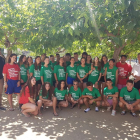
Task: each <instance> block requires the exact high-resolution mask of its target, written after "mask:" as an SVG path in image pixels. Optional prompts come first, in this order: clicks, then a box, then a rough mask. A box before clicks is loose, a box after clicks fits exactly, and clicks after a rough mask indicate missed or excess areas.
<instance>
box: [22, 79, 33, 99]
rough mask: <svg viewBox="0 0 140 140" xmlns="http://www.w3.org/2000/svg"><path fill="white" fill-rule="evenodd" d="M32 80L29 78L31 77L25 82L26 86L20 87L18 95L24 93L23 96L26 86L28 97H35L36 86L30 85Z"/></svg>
mask: <svg viewBox="0 0 140 140" xmlns="http://www.w3.org/2000/svg"><path fill="white" fill-rule="evenodd" d="M33 78H35V77H33V76H31V77H30V78H29V79H28V80H27V82H26V84H25V85H24V86H23V87H22V89H21V92H20V95H22V94H23V93H24V95H25V88H26V87H27V86H28V88H29V94H30V96H32V97H34V95H36V86H35V85H34V86H33V87H32V84H31V80H32V79H33Z"/></svg>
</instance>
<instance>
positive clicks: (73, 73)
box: [66, 66, 77, 79]
mask: <svg viewBox="0 0 140 140" xmlns="http://www.w3.org/2000/svg"><path fill="white" fill-rule="evenodd" d="M76 72H77V66H74V67H71V66H68V67H67V69H66V73H68V77H71V78H74V79H76Z"/></svg>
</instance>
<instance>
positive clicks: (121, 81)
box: [116, 55, 132, 91]
mask: <svg viewBox="0 0 140 140" xmlns="http://www.w3.org/2000/svg"><path fill="white" fill-rule="evenodd" d="M126 59H127V56H126V55H121V61H120V62H117V63H116V67H117V68H118V84H117V87H118V89H119V91H120V90H121V89H122V88H123V87H125V86H126V82H127V80H129V76H130V75H131V71H132V67H131V65H129V64H128V63H126Z"/></svg>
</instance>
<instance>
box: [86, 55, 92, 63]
mask: <svg viewBox="0 0 140 140" xmlns="http://www.w3.org/2000/svg"><path fill="white" fill-rule="evenodd" d="M88 56H90V58H91V55H87V57H88ZM90 63H92V58H91V59H90Z"/></svg>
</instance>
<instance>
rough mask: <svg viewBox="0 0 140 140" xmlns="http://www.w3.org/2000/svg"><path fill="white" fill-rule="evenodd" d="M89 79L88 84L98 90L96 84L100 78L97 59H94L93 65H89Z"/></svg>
mask: <svg viewBox="0 0 140 140" xmlns="http://www.w3.org/2000/svg"><path fill="white" fill-rule="evenodd" d="M88 74H89V77H88V82H92V84H93V85H94V87H95V88H98V82H99V80H100V78H101V75H102V74H101V65H100V62H99V58H98V57H95V58H94V61H93V64H91V66H90V68H89V73H88Z"/></svg>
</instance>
